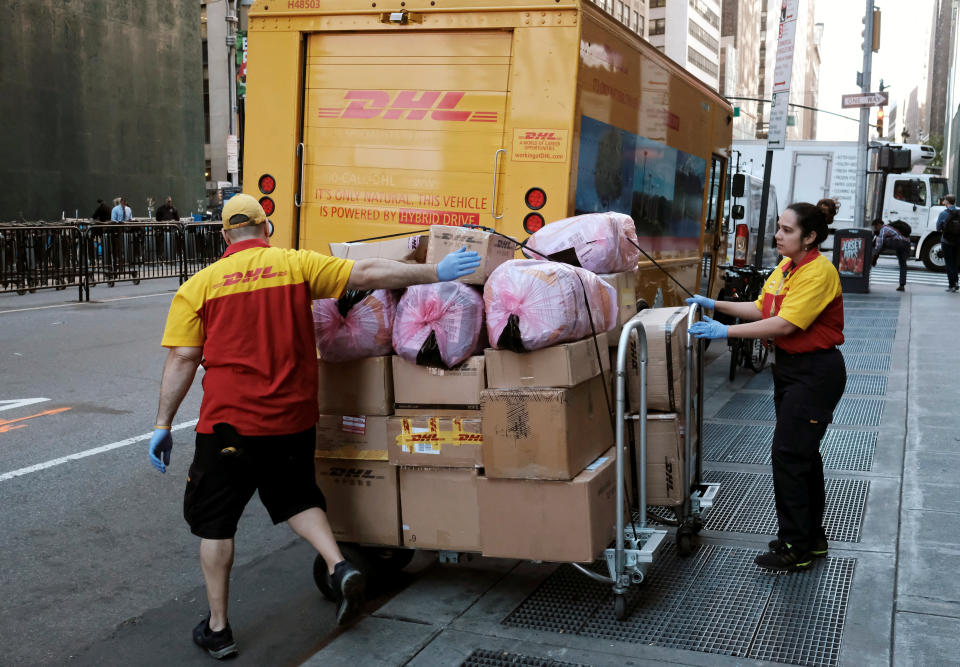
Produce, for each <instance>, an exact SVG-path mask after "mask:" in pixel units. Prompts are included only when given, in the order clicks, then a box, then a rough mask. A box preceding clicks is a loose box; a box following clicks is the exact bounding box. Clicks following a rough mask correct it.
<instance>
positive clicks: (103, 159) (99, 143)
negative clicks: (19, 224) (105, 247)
mask: <svg viewBox="0 0 960 667" xmlns="http://www.w3.org/2000/svg"><path fill="white" fill-rule="evenodd" d="M13 7H14V9H13V10H12V11H9V12H7V13H5V14H4V20H3V21H0V82H2V86H3V93H2V96H0V126H2V127H3V128H4V129H3V131H2V132H0V151H2V154H3V156H4V160H3V164H2V165H0V174H2V176H0V177H2V178H3V182H4V187H3V188H2V189H0V220H4V221H8V220H13V219H23V220H29V221H34V220H54V219H56V220H59V219H60V218H61V217H62V216H66V217H73V216H74V215H75V214H77V215H79V216H80V217H89V216H90V215H91V213H92V212H93V210H94V209H95V208H96V206H97V199H103V200H104V201H105V202H109V201H110V200H111V199H112V198H113V197H116V196H120V195H122V196H125V197H126V198H127V200H128V202H129V205H130V207H131V209H132V210H133V214H134V215H135V216H137V217H142V216H146V215H147V212H148V211H147V207H148V199H151V200H152V201H153V202H154V203H155V204H156V205H159V204H160V203H162V201H163V199H164V198H165V197H167V196H168V195H169V196H171V197H173V199H174V203H175V204H176V205H177V207H178V209H179V210H180V212H181V213H182V214H184V215H186V214H188V213H190V211H191V209H192V208H194V207H195V206H196V202H197V200H198V199H199V198H201V197H203V195H204V175H203V106H202V104H203V102H202V100H203V97H202V91H203V87H202V73H203V66H202V62H201V57H202V56H201V49H200V8H199V6H198V4H197V2H196V0H172V1H171V2H164V3H142V2H137V1H135V0H110V1H108V0H86V1H85V2H62V1H61V0H31V1H30V2H20V3H15V4H14V5H13Z"/></svg>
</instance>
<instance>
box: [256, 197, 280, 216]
mask: <svg viewBox="0 0 960 667" xmlns="http://www.w3.org/2000/svg"><path fill="white" fill-rule="evenodd" d="M260 206H262V207H263V212H264V213H266V214H267V215H273V212H274V211H275V210H277V207H276V205H275V204H274V203H273V200H272V199H270V197H260Z"/></svg>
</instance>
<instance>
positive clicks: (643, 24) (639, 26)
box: [637, 14, 647, 35]
mask: <svg viewBox="0 0 960 667" xmlns="http://www.w3.org/2000/svg"><path fill="white" fill-rule="evenodd" d="M637 18H638V19H639V21H638V23H637V34H638V35H643V30H644V28H646V27H647V22H646V19H645V18H644V16H643V15H642V14H638V16H637Z"/></svg>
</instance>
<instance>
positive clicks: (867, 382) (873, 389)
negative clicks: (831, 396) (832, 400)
mask: <svg viewBox="0 0 960 667" xmlns="http://www.w3.org/2000/svg"><path fill="white" fill-rule="evenodd" d="M886 393H887V376H886V375H860V374H858V373H850V374H849V375H847V387H846V389H845V390H844V395H846V394H860V395H861V396H883V395H885V394H886Z"/></svg>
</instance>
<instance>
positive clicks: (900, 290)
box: [897, 285, 906, 292]
mask: <svg viewBox="0 0 960 667" xmlns="http://www.w3.org/2000/svg"><path fill="white" fill-rule="evenodd" d="M897 291H898V292H905V291H906V290H905V289H903V285H900V287H898V288H897Z"/></svg>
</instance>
